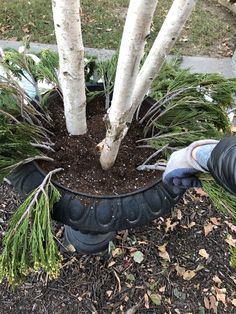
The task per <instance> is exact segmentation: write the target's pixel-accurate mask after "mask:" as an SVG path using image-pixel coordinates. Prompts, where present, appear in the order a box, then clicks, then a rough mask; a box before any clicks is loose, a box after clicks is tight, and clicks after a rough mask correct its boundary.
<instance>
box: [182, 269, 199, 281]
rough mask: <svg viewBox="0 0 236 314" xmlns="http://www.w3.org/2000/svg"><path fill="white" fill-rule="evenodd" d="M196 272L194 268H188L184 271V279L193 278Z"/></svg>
mask: <svg viewBox="0 0 236 314" xmlns="http://www.w3.org/2000/svg"><path fill="white" fill-rule="evenodd" d="M196 274H197V273H196V272H195V271H194V270H186V271H185V272H184V273H183V279H184V280H191V279H192V278H193V277H195V276H196Z"/></svg>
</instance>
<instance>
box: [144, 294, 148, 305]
mask: <svg viewBox="0 0 236 314" xmlns="http://www.w3.org/2000/svg"><path fill="white" fill-rule="evenodd" d="M144 306H145V308H146V309H149V296H148V295H147V293H145V294H144Z"/></svg>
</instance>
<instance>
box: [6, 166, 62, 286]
mask: <svg viewBox="0 0 236 314" xmlns="http://www.w3.org/2000/svg"><path fill="white" fill-rule="evenodd" d="M59 170H61V169H57V170H53V171H51V172H50V173H49V174H48V175H47V176H46V177H45V178H44V180H43V182H42V183H41V184H40V186H39V187H38V188H37V189H35V190H34V191H33V192H32V193H31V194H30V195H29V196H28V197H27V199H26V200H25V201H24V202H23V204H22V205H21V206H20V207H19V208H18V209H17V210H16V212H15V214H14V215H13V216H12V218H11V220H10V223H9V228H8V231H7V233H6V235H5V236H4V239H3V246H4V248H3V252H2V254H1V256H0V283H1V282H2V280H3V278H5V277H6V278H7V280H8V282H9V284H10V285H12V286H15V285H17V284H19V283H20V282H21V281H22V280H23V279H24V278H25V276H27V275H28V274H29V273H30V272H32V271H34V272H38V271H40V270H42V271H45V272H46V273H47V274H48V275H49V278H56V277H57V276H58V275H59V271H60V262H61V255H60V253H59V251H58V247H57V245H56V243H55V240H54V236H53V232H52V222H51V217H50V213H51V210H52V208H53V205H54V204H55V203H56V202H58V201H59V199H60V193H59V192H58V190H57V189H56V188H55V187H54V186H53V184H52V183H51V182H50V180H51V176H52V174H53V173H55V172H57V171H59Z"/></svg>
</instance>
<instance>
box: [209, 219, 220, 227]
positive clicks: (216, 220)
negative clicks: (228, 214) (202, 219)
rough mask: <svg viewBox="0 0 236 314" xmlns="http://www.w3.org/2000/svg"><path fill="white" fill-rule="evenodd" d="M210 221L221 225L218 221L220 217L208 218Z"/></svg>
mask: <svg viewBox="0 0 236 314" xmlns="http://www.w3.org/2000/svg"><path fill="white" fill-rule="evenodd" d="M210 221H211V222H212V223H213V224H214V225H216V226H220V225H221V222H220V219H218V218H216V217H211V218H210Z"/></svg>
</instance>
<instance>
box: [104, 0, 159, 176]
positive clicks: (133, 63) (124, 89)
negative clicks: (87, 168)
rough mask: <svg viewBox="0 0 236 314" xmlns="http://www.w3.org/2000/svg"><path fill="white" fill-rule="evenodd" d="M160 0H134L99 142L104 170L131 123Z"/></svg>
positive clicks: (123, 37)
mask: <svg viewBox="0 0 236 314" xmlns="http://www.w3.org/2000/svg"><path fill="white" fill-rule="evenodd" d="M157 2H158V0H142V1H140V0H139V1H137V0H131V1H130V5H129V9H128V14H127V18H126V22H125V27H124V32H123V36H122V41H121V46H120V52H119V58H118V65H117V72H116V78H115V85H114V93H113V100H112V104H111V107H110V109H109V110H108V114H107V117H106V125H107V132H106V138H105V139H104V140H103V141H102V142H101V143H100V144H99V145H98V146H99V147H100V151H101V157H100V162H101V166H102V168H103V169H104V170H107V169H109V168H111V166H112V165H113V164H114V162H115V159H116V156H117V154H118V151H119V147H120V143H121V141H122V139H123V137H124V136H125V134H126V132H127V130H128V126H127V119H128V116H129V110H130V108H131V104H132V90H133V88H134V84H135V81H136V78H137V74H138V70H139V65H140V61H141V58H142V56H143V52H144V46H145V43H146V37H147V36H148V34H149V32H150V26H151V21H152V18H153V14H154V12H155V8H156V5H157Z"/></svg>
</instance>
